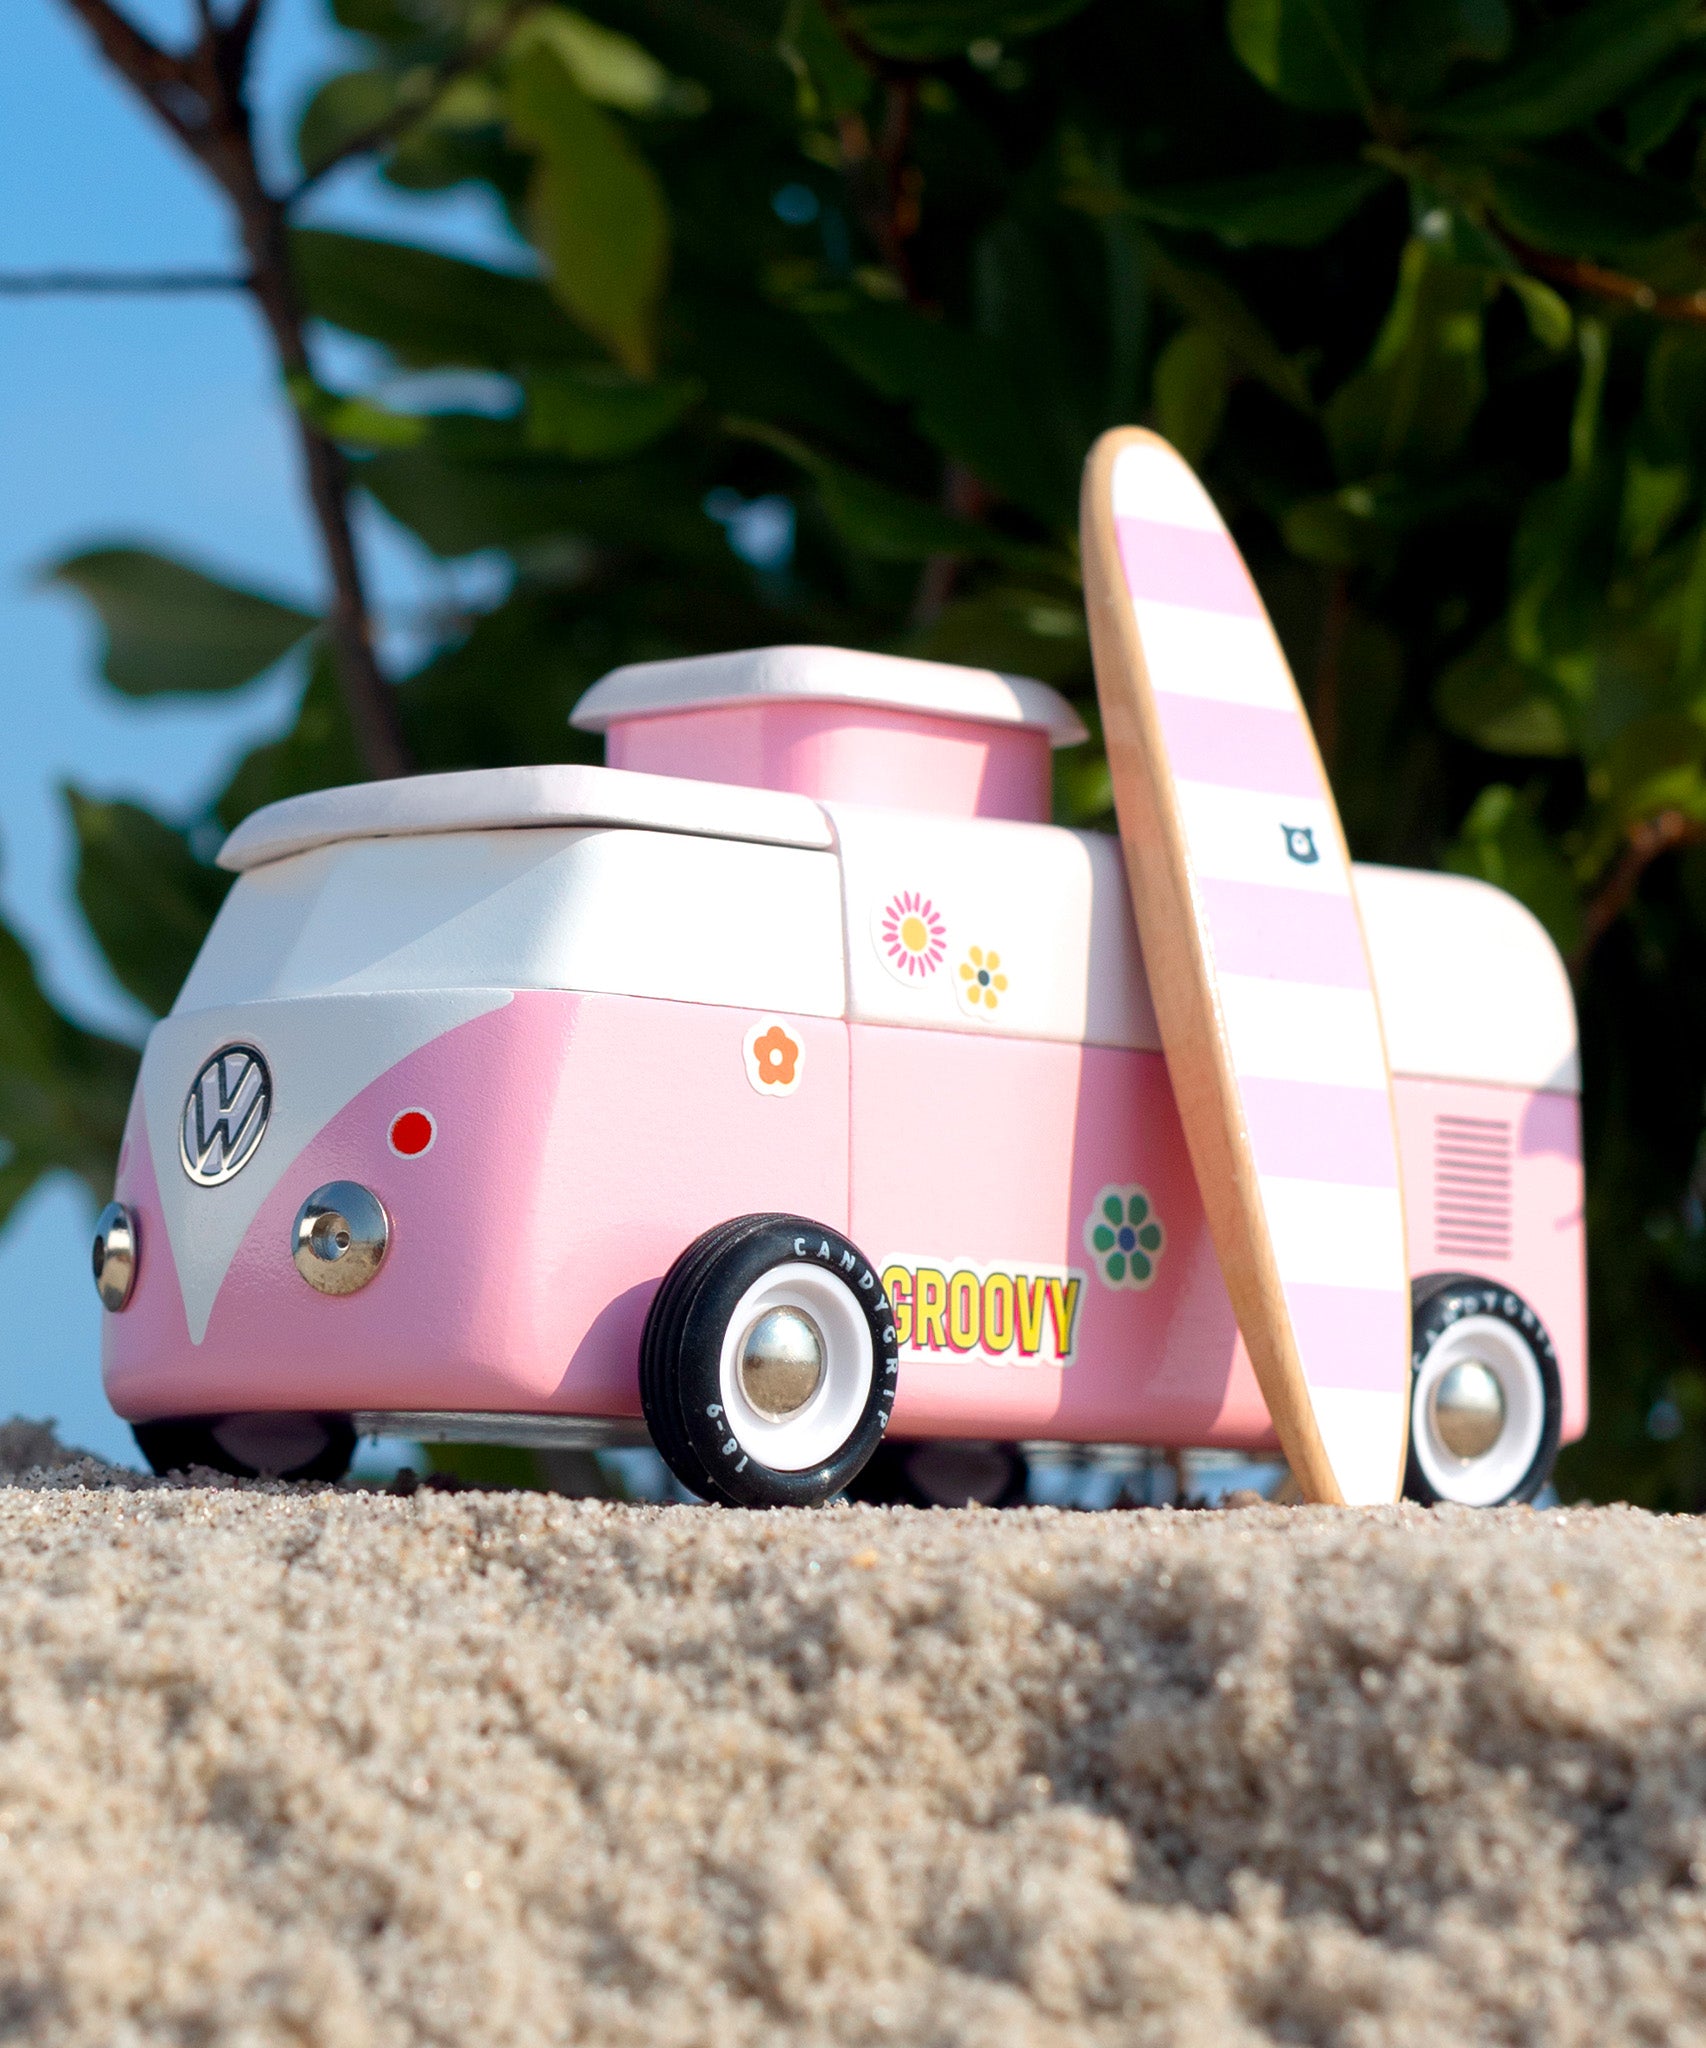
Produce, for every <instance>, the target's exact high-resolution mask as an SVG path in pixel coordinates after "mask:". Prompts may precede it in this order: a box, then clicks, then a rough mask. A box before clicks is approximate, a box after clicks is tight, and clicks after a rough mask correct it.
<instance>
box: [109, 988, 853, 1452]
mask: <svg viewBox="0 0 1706 2048" xmlns="http://www.w3.org/2000/svg"><path fill="white" fill-rule="evenodd" d="M751 1021H752V1020H751V1017H750V1016H749V1015H748V1014H747V1013H746V1012H744V1011H735V1010H723V1009H714V1008H710V1007H707V1006H701V1005H697V1004H691V1003H670V1002H656V1001H649V1000H646V999H644V998H639V997H624V996H597V995H563V994H551V993H540V992H535V993H524V994H520V995H517V996H516V997H515V999H514V1001H513V1002H511V1003H509V1004H508V1005H506V1006H505V1007H504V1008H502V1009H500V1010H495V1011H493V1012H492V1013H490V1014H489V1015H487V1016H485V1017H481V1018H478V1019H476V1020H475V1021H474V1022H473V1023H470V1024H464V1025H462V1026H460V1027H458V1028H457V1029H456V1030H454V1031H450V1032H447V1033H445V1034H444V1035H443V1036H442V1037H440V1038H438V1039H435V1040H434V1041H433V1042H432V1043H430V1044H429V1045H426V1046H424V1047H423V1048H422V1049H421V1050H420V1051H419V1052H416V1053H413V1054H411V1055H410V1056H409V1057H408V1058H407V1059H405V1060H403V1061H401V1062H399V1064H398V1065H396V1066H395V1067H393V1068H392V1069H391V1070H390V1071H389V1072H388V1073H386V1074H385V1075H383V1076H382V1077H381V1078H380V1079H379V1080H378V1081H376V1082H374V1084H373V1085H372V1086H371V1087H370V1088H367V1089H365V1090H364V1091H363V1092H362V1093H361V1094H360V1095H358V1096H357V1097H356V1098H355V1100H354V1101H353V1102H351V1103H349V1104H348V1105H347V1107H345V1108H344V1109H343V1110H341V1111H340V1112H339V1113H338V1115H337V1116H335V1117H334V1118H333V1119H332V1121H331V1122H330V1123H329V1124H328V1125H327V1126H326V1128H325V1129H324V1130H323V1131H321V1132H320V1134H319V1135H318V1137H316V1138H314V1139H313V1140H312V1141H311V1142H310V1144H309V1145H308V1146H307V1147H306V1148H305V1150H304V1151H303V1152H302V1153H301V1155H300V1157H299V1158H298V1159H297V1161H296V1162H295V1164H294V1165H293V1166H292V1168H291V1169H290V1171H289V1172H288V1173H286V1175H285V1176H284V1178H283V1180H282V1181H281V1182H280V1184H279V1186H278V1187H277V1188H275V1189H274V1191H273V1193H272V1194H271V1195H270V1196H269V1197H268V1198H267V1200H266V1202H265V1203H264V1205H263V1206H262V1208H261V1211H260V1213H259V1215H258V1216H257V1217H256V1219H255V1222H254V1224H253V1225H252V1226H251V1228H250V1230H249V1232H248V1235H247V1237H246V1238H245V1240H244V1243H243V1246H242V1249H241V1250H240V1251H239V1252H238V1254H237V1257H236V1260H235V1261H234V1263H233V1265H232V1268H231V1270H230V1272H229V1274H228V1275H227V1277H226V1280H225V1283H224V1285H223V1287H222V1288H221V1290H220V1293H219V1296H218V1298H217V1300H216V1302H215V1305H214V1310H213V1315H212V1319H211V1321H210V1322H209V1324H208V1330H207V1336H206V1338H205V1340H204V1341H203V1342H202V1343H201V1344H200V1345H192V1344H191V1343H190V1341H189V1336H188V1331H187V1329H186V1327H185V1321H184V1313H183V1306H182V1301H181V1297H180V1295H179V1292H178V1288H177V1285H176V1276H175V1274H174V1273H173V1271H172V1270H171V1254H170V1247H169V1246H168V1244H167V1242H166V1234H165V1231H164V1228H163V1227H162V1225H161V1221H160V1207H159V1199H158V1195H157V1193H156V1190H155V1188H154V1182H153V1173H152V1168H151V1165H150V1161H149V1149H148V1145H147V1142H146V1139H145V1138H144V1137H143V1136H142V1134H141V1130H140V1122H139V1120H138V1119H137V1118H136V1117H135V1115H134V1112H133V1121H132V1130H131V1135H130V1140H129V1145H128V1149H127V1156H126V1159H125V1162H124V1165H123V1167H122V1169H121V1171H120V1176H119V1185H118V1198H119V1200H121V1201H124V1202H127V1203H129V1204H130V1205H131V1206H132V1207H133V1208H134V1209H135V1210H136V1211H137V1212H138V1214H139V1216H140V1219H141V1236H142V1263H141V1268H140V1272H139V1277H138V1283H137V1289H136V1294H135V1297H134V1299H133V1300H132V1303H131V1305H130V1307H129V1308H128V1309H127V1310H126V1311H125V1313H124V1314H123V1315H122V1316H109V1317H107V1318H106V1319H105V1321H106V1331H105V1339H106V1342H105V1359H104V1362H105V1373H106V1384H107V1393H108V1397H109V1398H110V1400H111V1401H112V1403H113V1406H114V1407H115V1408H117V1410H118V1411H119V1413H120V1414H121V1415H125V1416H128V1417H130V1418H131V1419H133V1420H135V1419H139V1418H145V1417H148V1416H154V1415H178V1414H195V1413H215V1412H219V1411H222V1410H259V1409H298V1410H300V1409H344V1408H366V1409H422V1408H456V1409H482V1410H505V1409H514V1410H533V1411H541V1410H549V1411H556V1412H559V1413H567V1414H581V1415H622V1416H635V1415H638V1413H639V1388H638V1381H637V1377H636V1372H637V1356H638V1346H639V1336H640V1326H641V1324H642V1322H643V1320H644V1318H645V1312H646V1306H647V1304H648V1303H649V1301H650V1299H651V1296H652V1294H653V1292H654V1291H655V1289H656V1286H657V1282H658V1281H659V1279H660V1278H661V1277H662V1275H663V1273H664V1271H665V1270H666V1269H667V1267H668V1266H669V1264H670V1262H671V1261H672V1260H673V1259H674V1257H675V1255H676V1253H677V1252H679V1251H680V1250H681V1249H682V1247H683V1246H684V1245H686V1244H688V1243H690V1242H691V1241H692V1239H693V1238H695V1237H696V1236H698V1234H699V1233H700V1232H701V1231H703V1230H706V1229H708V1228H709V1227H710V1226H711V1225H712V1224H713V1223H720V1222H722V1221H723V1220H724V1219H725V1218H727V1217H729V1216H738V1215H742V1214H745V1213H748V1212H751V1211H754V1210H760V1209H788V1210H793V1211H797V1212H799V1213H801V1214H804V1215H808V1216H812V1217H815V1218H818V1219H820V1220H821V1221H823V1222H826V1223H832V1224H835V1225H836V1226H837V1227H839V1228H845V1224H846V1208H847V1170H846V1155H847V1030H846V1026H845V1025H844V1024H842V1023H840V1022H838V1021H834V1020H823V1019H815V1018H802V1019H798V1020H796V1019H789V1020H787V1022H788V1029H789V1030H790V1031H792V1032H793V1033H794V1035H795V1036H796V1037H797V1038H798V1039H799V1040H800V1041H801V1042H802V1043H803V1045H804V1047H805V1067H804V1069H803V1075H804V1077H805V1079H806V1080H807V1081H809V1084H810V1085H802V1086H801V1088H800V1089H799V1090H798V1092H797V1093H795V1094H793V1095H789V1096H761V1095H760V1094H759V1093H758V1092H757V1091H756V1090H755V1089H754V1088H753V1086H752V1084H751V1083H750V1082H749V1081H748V1079H747V1076H746V1064H745V1057H744V1053H743V1050H742V1039H743V1035H744V1033H745V1031H746V1029H747V1026H748V1025H749V1024H750V1023H751ZM411 1107H422V1108H426V1109H428V1110H430V1111H431V1113H432V1114H433V1116H434V1117H435V1119H436V1120H437V1124H438V1134H437V1138H436V1140H435V1142H434V1144H433V1146H432V1149H431V1150H430V1151H429V1152H427V1153H425V1154H424V1155H423V1156H422V1157H420V1158H418V1159H399V1158H398V1157H397V1156H396V1155H395V1154H394V1153H392V1151H391V1150H390V1148H389V1146H388V1145H387V1143H386V1132H387V1130H388V1128H389V1125H390V1121H391V1118H392V1117H393V1116H395V1115H396V1114H397V1112H398V1111H399V1110H402V1109H405V1108H411ZM340 1178H347V1179H354V1180H360V1181H362V1182H364V1183H365V1184H366V1185H368V1186H369V1187H371V1188H373V1189H374V1191H375V1192H376V1193H377V1194H378V1195H379V1196H380V1199H381V1200H382V1201H383V1202H384V1203H385V1206H386V1209H387V1211H388V1213H389V1214H390V1217H391V1223H392V1242H391V1247H390V1250H389V1251H388V1252H387V1255H386V1259H385V1264H384V1266H383V1267H382V1268H381V1270H380V1272H379V1274H378V1277H377V1278H376V1279H375V1280H374V1281H373V1282H372V1283H371V1284H370V1285H369V1286H368V1287H366V1288H364V1289H363V1290H362V1292H361V1293H359V1294H356V1295H351V1296H349V1297H348V1298H346V1299H341V1300H334V1299H328V1298H327V1297H325V1296H323V1295H319V1294H316V1293H314V1292H313V1290H312V1289H310V1288H308V1287H307V1286H305V1285H304V1284H303V1282H302V1280H301V1278H300V1276H299V1275H298V1274H297V1272H296V1270H295V1267H294V1266H293V1265H292V1264H291V1262H290V1258H289V1252H288V1247H289V1238H290V1227H291V1222H292V1219H293V1217H294V1215H295V1213H296V1209H297V1206H298V1204H299V1203H300V1202H301V1201H302V1199H303V1197H304V1196H305V1195H306V1194H307V1193H308V1192H309V1191H310V1190H311V1189H313V1188H315V1187H317V1186H319V1185H320V1184H321V1183H323V1182H325V1181H329V1180H335V1179H340Z"/></svg>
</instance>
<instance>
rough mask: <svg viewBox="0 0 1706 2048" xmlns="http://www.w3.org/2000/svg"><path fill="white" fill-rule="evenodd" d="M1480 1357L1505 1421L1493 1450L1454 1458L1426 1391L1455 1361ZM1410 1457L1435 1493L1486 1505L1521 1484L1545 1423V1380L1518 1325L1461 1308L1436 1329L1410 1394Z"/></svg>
mask: <svg viewBox="0 0 1706 2048" xmlns="http://www.w3.org/2000/svg"><path fill="white" fill-rule="evenodd" d="M1467 1363H1473V1364H1476V1365H1483V1366H1485V1367H1486V1368H1487V1370H1488V1371H1489V1372H1490V1373H1492V1374H1493V1376H1494V1378H1495V1379H1497V1381H1498V1383H1499V1389H1500V1391H1501V1392H1502V1393H1503V1395H1504V1397H1505V1424H1504V1428H1503V1429H1502V1430H1500V1432H1499V1435H1498V1438H1497V1440H1496V1442H1495V1443H1494V1444H1493V1447H1492V1449H1491V1450H1488V1451H1483V1452H1482V1454H1481V1455H1480V1457H1478V1458H1460V1457H1458V1456H1457V1455H1456V1454H1455V1453H1454V1452H1452V1451H1450V1450H1448V1449H1447V1448H1446V1446H1445V1444H1444V1443H1443V1442H1442V1441H1441V1439H1440V1436H1439V1433H1438V1431H1437V1429H1436V1428H1435V1425H1434V1420H1433V1403H1432V1400H1431V1399H1430V1396H1431V1395H1432V1393H1433V1390H1434V1388H1435V1387H1436V1386H1438V1384H1439V1382H1440V1381H1441V1380H1442V1379H1443V1378H1444V1377H1445V1375H1446V1374H1447V1373H1448V1372H1449V1371H1450V1370H1451V1368H1452V1367H1453V1366H1454V1365H1463V1364H1467ZM1410 1429H1411V1436H1412V1441H1413V1443H1414V1445H1415V1450H1416V1462H1417V1464H1419V1465H1420V1466H1421V1468H1422V1471H1423V1473H1424V1474H1425V1475H1426V1477H1427V1482H1428V1484H1429V1485H1430V1486H1431V1487H1432V1488H1433V1490H1434V1492H1435V1493H1436V1494H1438V1495H1439V1497H1440V1499H1441V1500H1449V1501H1455V1502H1456V1503H1457V1504H1458V1505H1459V1506H1461V1507H1466V1508H1487V1507H1492V1506H1493V1505H1494V1504H1495V1503H1496V1502H1498V1501H1501V1500H1505V1499H1507V1498H1508V1497H1509V1495H1510V1494H1511V1493H1512V1492H1513V1491H1514V1490H1515V1489H1516V1488H1517V1487H1518V1486H1520V1485H1521V1484H1522V1481H1523V1480H1524V1478H1525V1477H1526V1476H1527V1473H1528V1468H1529V1467H1530V1466H1531V1465H1532V1464H1533V1463H1534V1459H1535V1454H1536V1452H1538V1450H1539V1449H1540V1439H1541V1437H1542V1435H1543V1434H1544V1433H1545V1429H1546V1383H1545V1381H1544V1380H1543V1379H1542V1377H1541V1372H1540V1361H1539V1359H1538V1358H1536V1357H1535V1355H1534V1351H1533V1348H1532V1346H1531V1345H1530V1344H1529V1342H1528V1340H1527V1338H1525V1337H1524V1336H1523V1334H1522V1332H1521V1331H1520V1330H1517V1329H1514V1328H1513V1327H1512V1326H1511V1325H1510V1324H1509V1323H1507V1322H1505V1321H1503V1320H1502V1319H1501V1318H1500V1317H1498V1316H1464V1317H1463V1318H1462V1320H1461V1321H1460V1322H1455V1323H1453V1324H1452V1325H1451V1326H1450V1328H1449V1329H1445V1330H1442V1331H1441V1332H1440V1334H1439V1335H1438V1336H1437V1337H1436V1338H1435V1339H1434V1341H1433V1343H1432V1345H1431V1346H1430V1347H1429V1349H1428V1352H1427V1355H1426V1357H1425V1358H1423V1360H1422V1362H1421V1364H1420V1365H1419V1366H1418V1367H1417V1368H1416V1383H1415V1387H1414V1389H1413V1390H1412V1392H1411V1395H1410Z"/></svg>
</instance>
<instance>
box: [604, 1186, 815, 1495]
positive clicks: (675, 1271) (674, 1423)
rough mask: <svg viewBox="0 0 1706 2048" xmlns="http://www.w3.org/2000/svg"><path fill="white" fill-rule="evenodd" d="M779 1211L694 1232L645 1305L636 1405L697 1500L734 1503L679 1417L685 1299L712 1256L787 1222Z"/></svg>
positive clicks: (661, 1452) (666, 1458) (662, 1454)
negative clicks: (677, 1363)
mask: <svg viewBox="0 0 1706 2048" xmlns="http://www.w3.org/2000/svg"><path fill="white" fill-rule="evenodd" d="M787 1221H789V1219H788V1218H787V1217H785V1216H782V1215H780V1214H769V1215H762V1216H736V1217H734V1218H733V1219H732V1220H731V1221H730V1222H727V1223H719V1224H718V1225H717V1226H716V1228H715V1229H714V1230H707V1231H706V1232H705V1234H704V1235H703V1236H702V1237H696V1238H695V1239H694V1240H693V1242H692V1243H691V1244H690V1245H689V1246H688V1247H687V1249H686V1251H684V1252H683V1253H682V1254H681V1256H680V1258H678V1259H677V1260H676V1262H675V1264H674V1265H673V1266H671V1267H670V1269H669V1271H668V1272H667V1273H666V1274H665V1275H664V1277H663V1281H662V1284H661V1285H660V1286H659V1288H658V1291H657V1293H656V1294H655V1295H654V1296H653V1297H652V1305H651V1307H650V1308H649V1309H648V1310H647V1311H646V1323H645V1328H644V1329H643V1330H642V1331H641V1333H640V1408H641V1412H642V1413H643V1414H644V1416H645V1418H646V1426H647V1428H648V1429H649V1430H650V1431H651V1433H652V1442H653V1443H654V1444H655V1445H656V1447H657V1451H658V1455H659V1456H660V1457H661V1458H662V1459H663V1461H664V1463H665V1464H666V1465H667V1466H668V1467H669V1469H670V1470H671V1471H672V1472H673V1473H674V1474H675V1476H676V1478H677V1479H679V1480H680V1481H681V1483H682V1485H683V1486H685V1487H686V1488H687V1490H688V1492H689V1493H696V1494H697V1495H698V1496H699V1498H700V1499H701V1500H711V1501H716V1502H718V1503H719V1504H720V1505H721V1506H724V1507H733V1506H734V1505H736V1503H735V1502H733V1501H732V1500H730V1499H729V1498H728V1497H727V1496H726V1495H725V1494H724V1493H723V1492H722V1491H721V1489H720V1488H719V1487H718V1485H717V1483H716V1480H715V1479H714V1478H713V1477H712V1475H711V1474H710V1473H709V1472H708V1471H707V1470H706V1469H705V1467H704V1466H703V1465H702V1464H701V1463H700V1462H699V1459H698V1458H697V1457H696V1456H695V1454H694V1451H693V1446H692V1444H691V1443H690V1442H689V1440H688V1437H687V1432H686V1430H685V1429H684V1428H683V1427H682V1422H681V1404H680V1401H679V1399H678V1397H677V1395H676V1392H675V1390H674V1384H673V1381H674V1372H673V1367H672V1365H671V1361H672V1360H673V1359H674V1358H675V1356H676V1354H677V1352H678V1351H679V1349H680V1345H681V1332H682V1327H683V1323H684V1319H685V1317H686V1314H687V1307H688V1304H689V1303H690V1302H691V1301H692V1300H693V1299H694V1297H695V1295H696V1294H697V1293H698V1289H699V1284H700V1281H701V1280H702V1279H703V1277H704V1275H705V1273H706V1271H707V1269H708V1268H709V1266H710V1264H711V1261H712V1260H713V1259H715V1258H716V1257H717V1256H718V1254H719V1253H720V1252H722V1251H724V1250H725V1249H726V1248H728V1247H729V1246H731V1245H734V1244H736V1243H738V1242H739V1241H740V1240H741V1239H742V1238H743V1237H745V1236H747V1235H749V1234H750V1233H751V1232H752V1231H753V1230H757V1229H762V1228H763V1227H764V1226H765V1225H766V1224H771V1223H786V1222H787Z"/></svg>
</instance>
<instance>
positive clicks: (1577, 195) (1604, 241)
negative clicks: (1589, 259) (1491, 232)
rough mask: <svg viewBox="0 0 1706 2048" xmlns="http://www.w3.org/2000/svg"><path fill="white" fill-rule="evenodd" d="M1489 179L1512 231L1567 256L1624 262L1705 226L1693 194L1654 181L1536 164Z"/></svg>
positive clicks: (1498, 170)
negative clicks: (1648, 246) (1635, 252)
mask: <svg viewBox="0 0 1706 2048" xmlns="http://www.w3.org/2000/svg"><path fill="white" fill-rule="evenodd" d="M1491 176H1492V187H1493V204H1494V207H1495V209H1496V211H1497V213H1498V215H1499V217H1500V219H1501V220H1503V221H1504V223H1505V224H1506V226H1507V227H1509V228H1511V229H1513V230H1514V231H1515V233H1516V234H1518V235H1519V236H1521V238H1522V239H1523V240H1524V241H1525V242H1533V243H1535V244H1537V245H1538V246H1539V247H1540V248H1542V249H1555V250H1558V251H1559V252H1560V253H1562V254H1564V255H1569V256H1619V255H1622V254H1623V252H1624V251H1625V250H1628V249H1634V248H1639V247H1640V246H1641V245H1642V244H1643V243H1647V242H1653V241H1657V240H1658V239H1659V238H1660V237H1661V236H1665V235H1674V234H1678V233H1680V232H1682V231H1683V230H1685V229H1688V228H1695V227H1699V226H1700V225H1701V223H1702V215H1701V211H1700V206H1699V203H1698V201H1697V200H1696V199H1695V197H1694V195H1693V194H1692V193H1691V192H1688V191H1684V190H1682V189H1681V188H1680V187H1678V186H1674V185H1665V184H1661V183H1660V182H1659V181H1658V180H1657V179H1654V178H1636V177H1629V176H1624V177H1607V176H1603V175H1601V174H1600V173H1598V172H1594V171H1581V170H1576V169H1574V168H1572V167H1571V166H1569V165H1565V164H1554V163H1547V162H1544V161H1542V160H1541V159H1538V158H1527V159H1517V160H1513V161H1508V162H1504V163H1500V164H1498V165H1496V166H1495V167H1494V168H1493V171H1492V174H1491Z"/></svg>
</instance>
